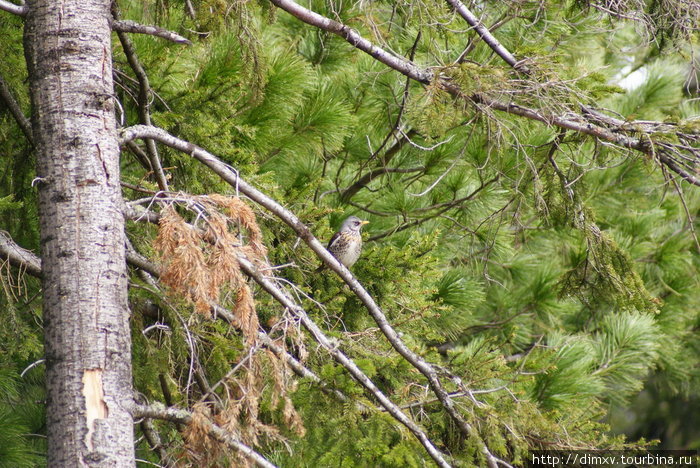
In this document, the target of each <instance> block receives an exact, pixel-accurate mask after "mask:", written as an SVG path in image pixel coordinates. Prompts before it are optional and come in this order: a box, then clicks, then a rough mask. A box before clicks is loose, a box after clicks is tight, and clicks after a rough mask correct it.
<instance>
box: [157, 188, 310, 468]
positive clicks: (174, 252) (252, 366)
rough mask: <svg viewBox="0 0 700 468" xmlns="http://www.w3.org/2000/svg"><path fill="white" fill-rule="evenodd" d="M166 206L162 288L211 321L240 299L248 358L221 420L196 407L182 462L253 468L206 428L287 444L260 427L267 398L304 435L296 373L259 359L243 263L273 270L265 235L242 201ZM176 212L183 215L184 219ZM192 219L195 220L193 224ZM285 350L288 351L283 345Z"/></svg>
mask: <svg viewBox="0 0 700 468" xmlns="http://www.w3.org/2000/svg"><path fill="white" fill-rule="evenodd" d="M159 201H160V202H162V203H166V205H165V206H164V208H163V209H162V211H161V218H160V222H159V228H158V236H157V238H156V240H155V243H154V246H155V248H156V250H157V251H158V252H159V253H160V258H161V263H162V265H163V271H162V273H161V278H160V279H161V281H162V282H163V283H164V284H165V285H167V286H168V287H169V289H170V291H171V292H172V293H173V294H175V295H177V296H179V297H184V298H185V299H186V300H187V301H189V302H191V303H192V304H194V306H195V310H196V311H197V312H198V313H200V314H203V315H205V316H207V317H210V316H211V312H210V311H211V305H212V303H219V304H220V303H221V302H220V301H221V298H222V297H225V295H224V294H223V293H224V292H226V291H232V292H234V293H235V300H234V301H233V304H229V305H230V306H232V309H233V311H234V313H235V315H236V319H237V320H236V327H237V328H239V329H240V330H241V332H242V335H243V339H244V344H245V348H246V349H247V351H248V355H247V356H246V355H244V357H243V358H241V360H240V362H239V366H240V368H239V369H237V370H236V372H235V373H233V374H232V375H230V376H228V377H226V378H225V379H224V380H223V382H222V383H223V384H224V385H223V387H222V388H223V389H224V395H223V397H222V399H221V400H220V401H221V406H220V407H218V409H217V410H216V411H215V414H212V411H213V410H214V408H210V407H208V406H207V403H198V404H196V405H195V406H194V408H193V421H192V424H191V425H190V426H189V427H188V429H187V430H186V432H185V433H184V434H183V435H184V439H185V443H186V447H187V449H188V450H187V452H188V455H187V457H185V458H183V459H181V460H180V461H181V463H184V464H186V465H187V464H192V463H195V464H197V465H203V466H221V463H222V460H229V461H230V463H231V466H236V467H241V466H248V465H249V463H250V462H249V460H248V459H246V458H244V457H241V456H239V455H238V454H234V453H230V451H229V450H224V449H223V447H222V446H220V445H219V444H218V442H216V441H215V440H213V439H212V438H211V437H209V436H208V435H207V434H206V431H205V429H204V428H205V427H206V425H205V420H210V421H213V422H215V423H216V424H218V425H219V426H221V427H222V428H224V429H225V430H227V431H229V432H230V433H231V435H232V436H233V437H235V438H237V439H238V440H240V441H241V442H243V443H245V444H246V445H249V446H256V445H258V444H259V442H260V437H261V436H264V437H265V438H266V439H267V440H278V441H281V440H283V439H284V438H283V436H282V435H281V434H280V432H279V430H278V429H277V428H276V427H274V426H271V425H269V424H265V423H263V422H262V421H260V418H259V411H260V406H261V403H262V400H263V398H265V397H266V398H268V399H269V401H270V402H271V407H272V408H273V409H274V410H277V411H279V412H280V414H281V417H282V419H283V421H284V423H285V424H286V425H287V426H288V427H289V428H290V429H291V430H292V431H294V432H296V433H297V434H300V435H303V433H304V431H305V429H304V426H303V423H302V420H301V418H300V416H299V415H298V413H297V412H296V409H295V408H294V406H293V404H292V401H291V399H290V397H289V396H288V394H289V392H290V389H291V388H292V387H293V382H294V379H293V378H291V373H290V372H289V370H288V369H287V367H286V365H285V364H284V363H283V362H282V361H281V360H280V358H279V357H278V356H277V355H275V354H274V353H272V352H269V351H266V352H264V353H263V352H259V348H258V346H259V345H258V344H257V336H258V330H259V323H258V316H257V312H256V309H255V299H254V296H253V292H252V290H251V288H250V286H249V285H248V282H247V280H246V277H245V276H244V274H243V273H242V271H241V269H240V265H239V263H238V257H239V256H240V255H243V256H245V257H246V258H247V259H249V260H250V261H252V262H254V263H256V264H257V265H258V266H260V267H262V268H265V267H266V265H267V264H266V260H265V258H266V255H267V250H266V248H265V245H264V243H263V236H262V232H261V230H260V227H259V226H258V224H257V220H256V216H255V213H254V212H253V210H252V209H251V208H250V207H249V206H248V205H247V204H246V203H245V202H244V201H243V200H241V199H239V198H237V197H225V196H222V195H208V196H189V195H184V194H178V196H177V197H173V198H172V199H166V200H159ZM176 204H177V205H178V206H180V207H181V208H182V211H183V214H182V215H181V214H180V213H179V212H178V211H177V210H176ZM186 216H191V217H192V218H193V219H192V220H191V221H188V220H187V219H185V217H186ZM222 305H225V304H222ZM278 344H279V345H280V346H281V347H284V340H283V339H281V340H280V342H279V343H278ZM270 379H271V380H272V385H270ZM183 466H184V465H183Z"/></svg>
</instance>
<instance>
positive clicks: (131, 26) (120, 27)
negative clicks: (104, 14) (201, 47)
mask: <svg viewBox="0 0 700 468" xmlns="http://www.w3.org/2000/svg"><path fill="white" fill-rule="evenodd" d="M112 29H113V30H114V31H118V32H122V33H137V34H148V35H150V36H156V37H160V38H161V39H166V40H168V41H171V42H175V43H177V44H192V42H190V40H189V39H187V38H185V37H182V36H180V35H179V34H178V33H176V32H173V31H168V30H167V29H163V28H161V27H159V26H150V25H147V24H139V23H137V22H135V21H130V20H114V21H112Z"/></svg>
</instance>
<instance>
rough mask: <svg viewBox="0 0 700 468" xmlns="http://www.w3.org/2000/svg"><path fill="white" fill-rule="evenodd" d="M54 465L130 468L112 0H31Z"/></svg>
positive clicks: (28, 48) (28, 35)
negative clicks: (111, 22) (111, 29)
mask: <svg viewBox="0 0 700 468" xmlns="http://www.w3.org/2000/svg"><path fill="white" fill-rule="evenodd" d="M26 8H27V10H26V11H27V16H26V25H25V39H24V40H25V53H26V58H27V66H28V70H29V81H30V94H31V99H32V109H33V115H32V119H33V134H34V141H35V144H36V149H37V176H38V188H39V217H40V219H39V221H40V229H41V259H42V270H43V276H42V281H43V299H44V325H45V327H44V328H45V355H46V363H47V368H46V380H47V384H46V385H47V391H48V403H47V427H48V465H49V466H55V467H69V466H70V467H73V466H75V467H78V466H89V467H97V466H104V467H107V466H110V467H116V466H118V467H128V466H134V440H133V421H132V418H131V415H130V414H129V412H128V408H129V407H130V406H131V405H132V404H133V401H132V400H133V397H132V385H131V340H130V335H129V321H128V319H129V317H128V307H127V296H126V294H127V290H126V285H127V282H126V266H125V253H124V218H123V215H122V212H121V203H122V202H121V194H120V186H119V146H118V144H117V135H116V123H115V118H114V112H113V101H112V98H111V96H112V94H113V89H112V63H111V57H112V55H111V37H110V0H63V1H61V2H56V1H54V0H30V1H28V2H27V5H26Z"/></svg>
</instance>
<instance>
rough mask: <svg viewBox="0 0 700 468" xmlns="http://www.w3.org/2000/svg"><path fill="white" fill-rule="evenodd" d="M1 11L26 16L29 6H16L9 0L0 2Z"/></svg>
mask: <svg viewBox="0 0 700 468" xmlns="http://www.w3.org/2000/svg"><path fill="white" fill-rule="evenodd" d="M0 10H3V11H7V12H8V13H12V14H14V15H17V16H24V15H26V14H27V5H16V4H14V3H12V2H8V1H7V0H0Z"/></svg>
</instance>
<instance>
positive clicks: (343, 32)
mask: <svg viewBox="0 0 700 468" xmlns="http://www.w3.org/2000/svg"><path fill="white" fill-rule="evenodd" d="M270 2H271V3H273V4H274V5H276V6H278V7H279V8H281V9H283V10H285V11H286V12H288V13H290V14H291V15H293V16H294V17H296V18H298V19H299V20H301V21H303V22H305V23H307V24H310V25H312V26H315V27H317V28H320V29H323V30H325V31H328V32H330V33H333V34H336V35H338V36H340V37H342V38H343V39H345V40H346V41H347V42H348V43H349V44H350V45H352V46H353V47H355V48H357V49H359V50H361V51H363V52H365V53H367V54H369V55H371V56H372V57H373V58H374V59H375V60H378V61H379V62H381V63H383V64H385V65H387V66H388V67H390V68H392V69H394V70H396V71H398V72H400V73H402V74H403V75H405V76H407V77H409V78H411V79H413V80H415V81H418V82H420V83H423V84H426V85H427V84H437V85H439V86H440V87H441V88H442V89H444V90H445V91H446V92H448V93H449V94H451V95H453V96H455V97H459V98H462V99H466V100H469V101H471V102H473V103H474V104H476V105H480V106H483V107H484V108H486V109H495V110H498V111H501V112H505V113H508V114H512V115H517V116H520V117H525V118H528V119H530V120H536V121H539V122H542V123H545V124H547V125H554V126H557V127H560V128H563V129H566V130H573V131H575V132H578V133H582V134H584V135H590V136H593V137H595V138H597V139H599V140H602V141H607V142H609V143H613V144H615V145H618V146H621V147H623V148H629V149H633V150H636V151H639V152H641V153H644V154H646V155H648V156H651V157H653V158H654V159H655V160H658V161H659V162H660V163H661V164H663V165H665V166H666V167H668V168H669V169H671V170H672V171H673V172H675V173H676V174H678V175H679V176H681V177H682V178H683V179H684V180H686V181H687V182H689V183H691V184H693V185H697V186H700V178H698V177H697V176H695V175H694V174H693V173H694V172H696V171H697V167H698V166H700V150H698V149H695V148H690V149H688V147H684V146H682V145H677V144H672V143H662V142H658V141H654V140H653V139H652V138H653V137H654V136H655V135H653V134H651V133H643V137H641V138H636V137H634V136H628V135H627V134H626V133H630V134H632V135H636V134H638V131H631V130H627V131H626V130H625V129H624V128H616V129H608V128H604V127H600V126H598V125H596V124H594V123H592V122H591V121H590V120H587V119H586V118H585V117H584V116H582V115H580V114H576V113H574V112H567V113H566V114H565V116H559V115H548V114H546V113H545V112H544V111H542V110H537V109H530V108H528V107H524V106H520V105H518V104H514V103H506V102H501V101H499V100H497V99H494V98H491V97H489V96H487V95H485V94H481V93H476V94H472V95H466V94H464V93H463V92H462V90H461V89H460V88H459V86H457V85H456V84H455V83H454V82H451V81H449V80H448V79H446V78H445V77H442V76H436V75H435V74H434V73H433V72H432V71H430V70H429V69H422V68H420V67H418V66H417V65H416V64H414V63H413V62H412V61H410V60H407V59H405V58H403V57H399V56H396V55H393V54H391V53H389V52H387V51H385V50H384V49H382V48H380V47H378V46H376V45H374V44H372V43H371V42H370V41H368V40H367V39H365V38H363V37H362V36H360V34H359V33H358V32H357V31H355V30H353V29H351V28H350V27H349V26H346V25H344V24H342V23H339V22H337V21H334V20H332V19H330V18H326V17H325V16H322V15H320V14H318V13H316V12H314V11H311V10H309V9H307V8H304V7H303V6H301V5H299V4H297V3H295V2H293V1H292V0H270ZM684 152H690V153H691V156H690V158H687V159H689V160H690V162H689V163H686V162H683V159H684V158H683V153H684Z"/></svg>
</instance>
